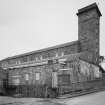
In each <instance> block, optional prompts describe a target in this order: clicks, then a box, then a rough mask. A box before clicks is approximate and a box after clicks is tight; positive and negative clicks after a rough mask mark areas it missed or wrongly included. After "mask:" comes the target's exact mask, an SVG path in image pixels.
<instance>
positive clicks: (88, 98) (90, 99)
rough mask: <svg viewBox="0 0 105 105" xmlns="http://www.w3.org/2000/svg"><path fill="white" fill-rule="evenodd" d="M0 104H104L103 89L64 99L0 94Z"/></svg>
mask: <svg viewBox="0 0 105 105" xmlns="http://www.w3.org/2000/svg"><path fill="white" fill-rule="evenodd" d="M0 105H105V91H101V92H96V93H91V94H87V95H82V96H78V97H73V98H65V99H45V98H13V97H4V96H0Z"/></svg>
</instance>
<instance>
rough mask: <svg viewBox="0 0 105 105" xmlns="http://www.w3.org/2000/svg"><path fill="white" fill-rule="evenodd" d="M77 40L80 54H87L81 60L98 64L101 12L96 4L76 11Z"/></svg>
mask: <svg viewBox="0 0 105 105" xmlns="http://www.w3.org/2000/svg"><path fill="white" fill-rule="evenodd" d="M77 16H78V40H79V41H80V46H81V52H88V53H89V54H86V55H85V56H81V58H82V59H84V60H87V61H89V62H91V63H94V64H97V65H98V63H99V49H100V48H99V45H100V44H99V43H100V41H99V39H100V35H99V33H100V31H99V26H100V16H102V15H101V12H100V11H99V8H98V6H97V4H96V3H94V4H91V5H89V6H87V7H84V8H82V9H79V10H78V13H77Z"/></svg>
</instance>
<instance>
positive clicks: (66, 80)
mask: <svg viewBox="0 0 105 105" xmlns="http://www.w3.org/2000/svg"><path fill="white" fill-rule="evenodd" d="M58 84H59V85H69V84H70V74H61V75H58Z"/></svg>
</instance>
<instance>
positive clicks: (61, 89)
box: [58, 79, 105, 95]
mask: <svg viewBox="0 0 105 105" xmlns="http://www.w3.org/2000/svg"><path fill="white" fill-rule="evenodd" d="M103 86H105V79H96V80H91V81H86V82H77V83H72V84H70V85H61V86H58V93H59V94H60V95H62V94H66V93H74V92H79V91H86V90H87V91H88V90H91V89H97V88H101V87H103Z"/></svg>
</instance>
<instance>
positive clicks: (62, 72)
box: [0, 3, 101, 97]
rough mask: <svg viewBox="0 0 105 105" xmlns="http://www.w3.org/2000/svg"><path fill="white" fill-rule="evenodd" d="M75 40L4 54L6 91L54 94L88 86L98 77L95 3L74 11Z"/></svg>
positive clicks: (97, 29)
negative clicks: (8, 55) (76, 30)
mask: <svg viewBox="0 0 105 105" xmlns="http://www.w3.org/2000/svg"><path fill="white" fill-rule="evenodd" d="M77 16H78V40H77V41H73V42H68V43H64V44H61V45H57V46H53V47H49V48H45V49H41V50H37V51H33V52H29V53H25V54H21V55H16V56H13V57H8V58H6V59H3V60H1V61H0V65H1V67H2V68H3V70H6V71H7V72H8V78H7V79H8V87H7V88H8V89H7V91H8V94H10V95H14V94H20V95H21V96H28V97H55V96H57V95H61V94H65V93H68V92H72V91H76V90H83V89H88V88H89V86H91V85H92V84H86V83H90V82H89V81H94V80H97V79H100V78H101V72H100V70H99V49H100V48H99V45H100V41H99V39H100V35H99V32H100V31H99V26H100V16H101V12H100V10H99V8H98V6H97V4H96V3H93V4H91V5H89V6H86V7H84V8H82V9H79V10H78V13H77Z"/></svg>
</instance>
